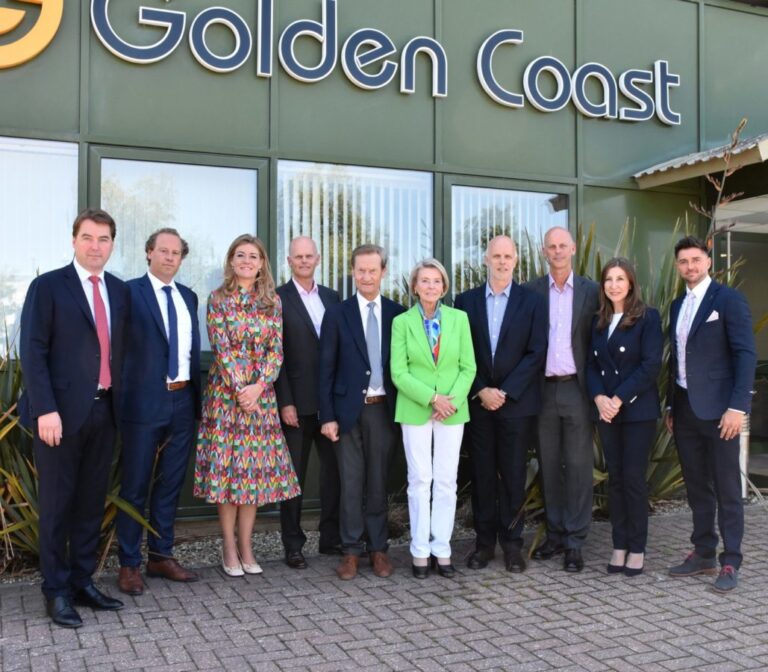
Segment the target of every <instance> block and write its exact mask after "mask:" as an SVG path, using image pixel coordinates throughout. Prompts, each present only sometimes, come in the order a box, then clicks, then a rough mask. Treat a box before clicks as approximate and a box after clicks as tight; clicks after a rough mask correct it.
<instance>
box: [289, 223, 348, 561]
mask: <svg viewBox="0 0 768 672" xmlns="http://www.w3.org/2000/svg"><path fill="white" fill-rule="evenodd" d="M319 263H320V255H319V254H318V252H317V245H316V244H315V241H314V240H312V239H311V238H308V237H307V236H300V237H298V238H294V239H293V240H292V241H291V244H290V247H289V249H288V266H290V268H291V279H290V280H289V281H288V282H286V283H285V284H284V285H281V286H280V287H278V288H277V293H278V295H279V296H280V300H281V301H282V304H283V366H282V368H281V369H280V375H279V376H278V378H277V382H276V383H275V393H276V395H277V405H278V408H279V409H280V420H281V421H282V425H283V433H284V434H285V441H286V443H287V444H288V450H289V451H290V452H291V459H292V460H293V467H294V469H295V470H296V474H297V476H298V477H299V483H300V485H301V489H302V492H303V490H304V482H305V480H306V477H307V467H308V465H309V454H310V452H309V451H310V449H311V447H312V443H313V442H314V444H315V446H316V448H317V454H318V457H319V458H320V524H319V526H318V527H319V530H320V553H325V554H332V555H337V554H341V537H340V535H339V468H338V466H337V465H336V455H335V454H334V452H333V444H332V443H331V442H330V441H329V440H328V439H327V438H326V437H325V436H323V435H322V433H321V432H320V420H319V417H318V413H317V411H318V399H317V367H318V360H319V357H320V327H321V325H322V322H323V315H325V310H326V308H329V307H330V306H333V305H336V304H337V303H339V295H338V293H337V292H335V291H334V290H332V289H329V288H328V287H323V286H322V285H318V284H317V283H316V282H315V279H314V276H315V269H316V268H317V266H318V264H319ZM301 505H302V497H301V496H299V497H294V498H293V499H289V500H286V501H284V502H281V504H280V528H281V532H282V540H283V547H284V548H285V562H286V564H287V565H288V566H289V567H291V568H292V569H304V568H305V567H306V566H307V561H306V560H305V558H304V554H303V553H302V548H303V547H304V544H305V542H306V541H307V537H306V535H305V534H304V531H303V530H302V529H301Z"/></svg>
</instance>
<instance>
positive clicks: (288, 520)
mask: <svg viewBox="0 0 768 672" xmlns="http://www.w3.org/2000/svg"><path fill="white" fill-rule="evenodd" d="M283 434H284V435H285V442H286V443H287V444H288V450H289V451H290V453H291V460H293V468H294V469H295V470H296V475H297V476H298V478H299V485H301V490H302V492H304V482H305V481H306V477H307V467H308V466H309V455H310V449H311V448H312V443H313V442H314V444H315V446H316V448H317V456H318V458H319V459H320V524H319V527H318V529H319V530H320V548H327V547H331V546H338V545H339V544H340V543H341V536H340V534H339V468H338V466H337V464H336V454H335V452H334V450H333V443H331V441H329V440H328V439H327V438H325V437H324V436H323V435H322V434H321V433H320V421H319V420H318V418H317V414H316V413H315V414H314V415H301V416H299V426H298V427H290V426H289V425H286V424H283ZM302 500H303V497H302V496H301V495H299V496H298V497H294V498H293V499H288V500H285V501H283V502H281V503H280V529H281V535H282V539H283V546H284V547H285V550H286V551H300V550H301V549H302V548H303V546H304V544H305V543H306V541H307V537H306V535H305V534H304V530H302V529H301V507H302Z"/></svg>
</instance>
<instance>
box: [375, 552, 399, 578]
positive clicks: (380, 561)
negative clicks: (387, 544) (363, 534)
mask: <svg viewBox="0 0 768 672" xmlns="http://www.w3.org/2000/svg"><path fill="white" fill-rule="evenodd" d="M371 565H373V573H374V574H375V575H376V576H378V577H379V578H380V579H386V578H387V577H388V576H391V575H392V572H394V571H395V570H394V567H392V563H391V562H390V560H389V556H388V555H387V554H386V552H385V551H372V552H371Z"/></svg>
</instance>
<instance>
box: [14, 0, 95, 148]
mask: <svg viewBox="0 0 768 672" xmlns="http://www.w3.org/2000/svg"><path fill="white" fill-rule="evenodd" d="M0 5H4V6H5V5H8V7H9V8H12V9H20V10H23V11H25V12H26V16H25V17H24V19H23V21H22V23H21V25H20V26H19V27H18V28H16V29H15V30H13V31H11V32H10V33H8V34H6V35H2V36H0V44H9V43H11V42H15V41H17V40H18V39H20V38H21V37H22V36H24V35H26V34H27V32H28V31H29V30H30V29H31V28H32V26H33V25H34V24H35V22H36V20H37V17H38V15H39V12H40V10H39V8H37V7H35V6H34V5H26V4H25V5H22V4H16V3H12V4H9V3H7V2H5V1H3V2H0ZM79 76H80V8H79V3H77V2H66V3H65V4H64V14H63V16H62V19H61V25H60V26H59V30H58V32H57V33H56V36H55V37H54V38H53V41H52V42H51V43H50V44H49V45H48V47H47V49H46V50H45V51H43V52H42V53H41V54H40V55H39V56H38V57H37V58H35V59H34V60H32V61H29V62H27V63H24V64H23V65H19V66H17V67H15V68H8V69H4V70H0V132H2V129H8V130H9V131H11V132H12V133H13V134H14V135H16V134H19V135H23V134H29V135H31V136H32V137H37V136H42V137H45V136H46V135H49V134H53V135H56V136H58V135H60V134H75V133H77V131H78V124H79V115H80V112H79V105H80V101H79V92H80V89H79V82H78V79H79ZM6 132H7V131H6Z"/></svg>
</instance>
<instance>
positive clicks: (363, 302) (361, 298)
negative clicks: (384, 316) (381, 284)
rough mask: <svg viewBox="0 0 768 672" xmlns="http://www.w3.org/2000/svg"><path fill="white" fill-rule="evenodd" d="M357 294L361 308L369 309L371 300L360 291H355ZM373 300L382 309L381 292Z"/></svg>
mask: <svg viewBox="0 0 768 672" xmlns="http://www.w3.org/2000/svg"><path fill="white" fill-rule="evenodd" d="M355 296H356V297H357V303H358V305H359V306H360V310H368V304H369V303H370V301H369V300H368V299H366V298H365V297H364V296H363V295H362V294H360V292H355ZM373 302H374V303H375V304H376V307H377V308H378V309H379V310H381V294H379V295H378V296H377V297H376V298H375V299H373Z"/></svg>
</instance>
